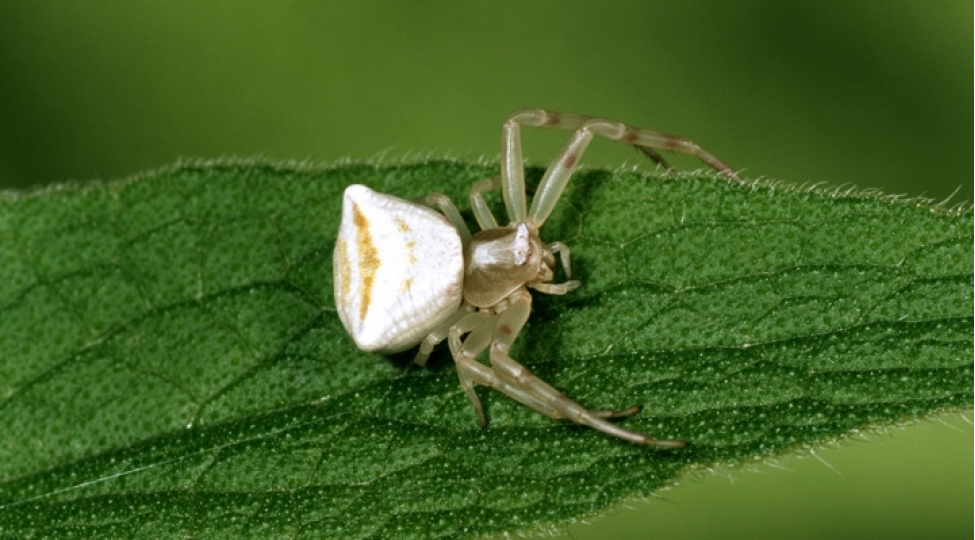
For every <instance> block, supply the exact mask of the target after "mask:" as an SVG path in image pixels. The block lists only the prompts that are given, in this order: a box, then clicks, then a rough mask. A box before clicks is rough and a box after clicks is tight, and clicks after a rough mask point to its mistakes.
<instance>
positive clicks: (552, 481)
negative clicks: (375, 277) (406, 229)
mask: <svg viewBox="0 0 975 540" xmlns="http://www.w3.org/2000/svg"><path fill="white" fill-rule="evenodd" d="M495 173H496V171H495V170H494V169H493V168H492V167H487V166H481V165H471V164H464V163H455V162H445V161H433V162H426V163H419V164H414V165H402V166H372V165H343V166H336V167H333V168H327V169H315V168H304V167H284V166H272V165H267V164H262V163H245V162H240V163H228V164H225V163H214V164H201V165H193V166H178V167H175V168H172V169H168V170H164V171H161V172H158V173H154V174H150V175H147V176H145V177H141V178H135V179H131V180H127V181H123V182H114V183H107V184H102V185H98V184H95V185H83V186H62V187H59V188H54V189H48V190H43V191H38V192H30V193H11V194H8V195H7V196H6V197H5V198H4V199H3V200H2V201H0V268H2V269H3V279H2V281H0V535H2V536H4V537H22V536H31V535H37V536H50V537H68V536H77V537H163V536H165V537H175V536H191V537H225V536H226V537H240V536H262V537H267V536H287V537H295V536H301V537H328V538H363V537H374V538H389V537H397V538H400V537H418V538H430V537H446V538H466V537H471V536H479V535H486V534H498V533H502V532H513V531H524V530H534V529H539V528H545V527H550V526H552V525H553V524H564V523H567V522H570V521H572V520H574V519H578V518H579V517H582V516H588V515H592V514H595V513H599V512H600V511H602V510H604V509H605V508H607V507H608V506H611V505H614V504H617V503H619V502H620V501H621V500H623V499H624V498H626V497H628V496H631V495H634V494H639V495H648V494H650V493H652V492H653V491H654V490H656V489H658V488H660V487H661V486H664V485H666V484H667V483H669V482H672V481H674V479H675V478H677V476H678V475H680V474H681V473H682V472H685V471H687V470H689V469H698V468H703V467H708V466H711V465H714V464H719V463H736V462H742V461H748V460H754V459H757V458H762V457H765V456H771V455H775V454H780V453H783V452H787V451H790V450H794V449H799V448H803V447H806V446H809V445H815V444H820V443H823V442H824V441H829V440H833V439H836V438H840V437H844V436H846V435H850V434H852V433H856V432H858V431H860V430H863V429H865V428H870V427H875V426H882V425H885V424H890V423H899V422H903V421H906V420H911V419H914V418H918V417H921V416H927V415H931V414H933V413H936V412H940V411H945V410H957V409H964V408H970V407H971V406H972V401H973V390H972V385H971V380H972V376H973V370H972V354H971V350H972V346H973V337H972V335H973V319H972V317H973V301H972V298H973V286H972V284H973V268H972V267H973V249H972V246H973V236H972V230H973V220H972V214H971V212H970V209H968V208H956V209H947V208H943V207H940V206H936V205H935V206H932V205H930V204H928V203H926V202H924V201H909V200H898V199H896V198H892V197H883V196H880V195H878V194H857V193H854V192H853V191H852V190H849V191H846V192H831V193H822V192H819V191H817V190H814V189H792V188H787V187H784V186H777V185H764V184H755V185H753V186H751V187H747V188H743V187H740V186H737V185H734V184H732V183H730V182H727V181H725V180H721V179H715V178H713V177H710V176H688V177H681V178H660V177H654V176H647V175H643V174H638V173H635V172H607V171H589V172H585V173H581V174H579V175H578V178H576V179H575V180H574V181H573V183H572V184H571V185H570V186H569V189H568V190H567V191H566V193H565V195H564V197H563V199H562V201H561V202H560V204H559V206H558V208H557V209H556V212H555V213H554V214H553V217H552V218H551V220H550V221H549V223H547V224H546V226H545V228H544V229H543V231H542V233H543V237H544V238H545V239H546V240H548V241H554V240H562V241H564V242H566V243H567V244H568V245H569V246H570V247H571V248H572V257H573V259H572V260H573V269H574V270H575V273H576V274H578V277H579V278H580V279H581V280H582V282H583V287H582V288H581V289H580V290H578V291H575V292H573V293H571V294H569V295H567V296H565V297H551V296H544V295H535V298H536V302H535V310H534V312H533V314H532V317H531V319H530V320H529V324H528V326H527V327H526V330H525V332H524V333H523V335H522V336H521V337H520V338H519V340H518V342H516V344H515V347H514V348H513V351H512V352H513V356H515V357H516V358H519V359H520V360H522V361H523V363H524V364H525V365H526V366H528V367H529V368H530V369H532V370H533V371H534V372H535V373H536V374H538V375H539V376H541V377H542V378H543V379H545V380H547V381H549V382H551V383H552V384H554V385H555V386H556V387H558V388H560V389H562V390H564V391H565V392H566V393H567V394H568V395H570V396H572V397H574V398H575V399H577V400H578V401H580V402H581V403H583V404H585V405H587V406H590V407H593V408H606V407H623V406H628V405H631V404H642V405H643V406H644V409H643V411H642V412H641V413H640V414H638V415H635V416H633V417H630V418H627V419H624V420H622V421H621V422H622V423H623V424H624V425H626V426H627V427H628V428H630V429H633V430H637V431H641V432H646V433H650V434H652V435H654V436H658V437H668V438H680V439H685V440H688V441H690V442H691V446H690V447H689V448H687V449H682V450H674V451H660V450H654V449H650V448H646V447H640V446H636V445H633V444H629V443H626V442H623V441H619V440H615V439H613V438H610V437H607V436H605V435H603V434H601V433H598V432H596V431H594V430H591V429H587V428H582V427H579V426H575V425H572V424H570V423H565V422H555V421H552V420H549V419H547V418H545V417H543V416H541V415H539V414H537V413H535V412H533V411H531V410H529V409H527V408H525V407H522V406H520V405H518V404H516V403H514V402H512V401H511V400H509V399H507V398H506V397H504V396H502V395H500V394H496V393H491V392H488V391H487V390H486V389H480V394H481V396H482V398H483V399H484V400H485V403H486V406H487V408H488V414H489V422H490V425H489V427H488V428H487V429H484V430H482V429H480V428H478V427H477V424H476V421H475V416H474V412H473V410H472V408H471V407H470V404H469V402H468V401H467V398H466V397H465V396H464V395H463V393H462V392H461V390H460V388H459V386H458V384H457V378H456V375H455V372H454V369H453V366H452V363H451V360H450V357H449V354H448V353H446V352H445V351H439V352H437V353H435V354H434V356H433V358H432V360H431V365H430V366H429V367H428V368H425V369H414V368H410V367H408V365H409V362H410V359H411V352H407V353H404V354H401V355H397V356H394V357H392V358H386V357H383V356H379V355H374V354H366V353H362V352H359V351H358V350H356V349H355V347H354V346H353V345H352V343H351V340H350V339H349V338H348V337H347V336H346V335H345V332H344V331H343V329H342V326H341V324H340V323H339V321H338V319H337V317H336V316H335V310H334V307H333V299H332V277H331V252H332V247H333V242H334V240H333V238H334V235H335V232H336V230H337V227H338V219H339V208H340V204H341V197H340V195H341V192H342V190H343V189H344V187H345V186H346V185H347V184H349V183H352V182H358V183H364V184H367V185H370V186H372V187H374V188H376V189H378V190H381V191H385V192H388V193H393V194H396V195H399V196H401V197H404V198H414V197H418V196H421V195H423V194H425V193H427V192H429V191H433V190H435V191H441V192H444V193H446V194H448V195H449V196H450V197H451V198H453V199H454V200H455V201H457V202H458V203H459V206H460V207H461V209H462V211H465V212H466V211H467V210H468V207H467V205H466V191H467V189H469V186H470V185H471V184H472V183H473V182H474V181H475V180H477V179H480V178H483V177H487V176H491V175H493V174H495ZM538 177H539V171H538V170H532V171H531V174H530V181H529V184H534V183H535V182H537V179H538ZM494 203H495V207H496V213H498V215H500V214H501V206H500V204H499V203H498V201H494Z"/></svg>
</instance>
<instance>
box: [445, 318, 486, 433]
mask: <svg viewBox="0 0 975 540" xmlns="http://www.w3.org/2000/svg"><path fill="white" fill-rule="evenodd" d="M494 321H495V315H494V313H492V312H490V311H475V312H473V313H471V314H469V315H467V316H465V317H463V318H461V319H460V320H459V321H457V323H456V324H455V325H454V326H453V327H452V328H451V329H450V335H449V337H448V340H447V344H448V345H450V353H451V355H453V357H454V363H455V364H456V365H457V378H458V379H460V387H461V388H462V389H463V390H464V393H465V394H467V398H468V399H470V400H471V405H473V406H474V411H475V412H476V413H477V423H478V424H480V425H481V427H485V426H487V419H485V417H484V407H483V406H482V405H481V400H480V398H478V397H477V392H475V391H474V383H477V384H484V383H483V382H481V381H482V376H481V373H479V371H478V368H483V369H488V368H487V367H486V366H484V364H481V363H480V362H478V361H477V360H476V358H477V355H479V354H481V353H482V352H484V350H485V349H487V348H488V346H489V345H490V344H491V333H492V332H493V330H494ZM468 332H470V334H469V335H468V336H467V339H466V340H463V341H462V340H461V336H463V335H464V334H467V333H468Z"/></svg>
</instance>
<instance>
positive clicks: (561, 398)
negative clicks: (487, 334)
mask: <svg viewBox="0 0 975 540" xmlns="http://www.w3.org/2000/svg"><path fill="white" fill-rule="evenodd" d="M509 301H510V304H509V305H508V307H507V308H506V309H505V310H504V311H501V312H500V313H498V316H497V322H495V323H494V338H493V341H492V343H491V367H492V368H493V369H491V370H490V371H492V372H493V373H494V374H496V377H497V379H498V382H497V383H496V384H491V385H490V386H492V387H494V388H496V389H498V390H500V391H501V392H504V393H505V394H507V395H509V396H511V397H512V398H514V399H516V400H518V401H520V402H521V403H523V404H525V405H527V406H528V407H531V408H532V409H535V410H536V411H538V412H541V413H542V414H545V415H547V416H550V417H552V418H567V419H569V420H572V421H573V422H575V423H577V424H583V425H586V426H589V427H591V428H594V429H597V430H599V431H602V432H603V433H607V434H609V435H613V436H614V437H619V438H620V439H624V440H627V441H631V442H635V443H638V444H644V445H648V446H657V447H661V448H680V447H683V446H685V445H686V443H685V442H684V441H672V440H658V439H654V438H652V437H649V436H647V435H644V434H642V433H636V432H633V431H630V430H627V429H624V428H622V427H620V426H617V425H616V424H613V423H611V422H607V421H606V420H605V419H606V418H612V417H617V416H627V415H629V414H633V413H635V412H637V411H639V410H640V408H639V406H633V407H629V408H627V409H623V410H620V411H616V410H598V411H590V410H587V409H586V408H584V407H583V406H582V405H579V404H578V403H576V402H575V401H573V400H571V399H569V398H568V397H566V395H565V394H563V393H562V392H559V391H558V390H556V389H555V388H554V387H552V386H551V385H549V384H548V383H546V382H545V381H543V380H541V379H539V378H538V377H536V376H535V375H534V374H533V373H531V372H530V371H528V370H527V369H526V368H525V367H524V366H522V365H521V364H519V363H518V362H517V361H516V360H514V359H513V358H511V357H510V356H509V355H508V351H509V349H510V348H511V344H512V343H513V342H514V340H515V338H517V337H518V334H519V333H520V332H521V329H522V327H523V326H524V324H525V321H527V320H528V314H529V313H530V311H531V295H530V294H529V293H528V291H527V290H525V289H520V290H518V291H515V292H514V293H513V294H512V295H511V296H510V297H509ZM485 367H486V366H485ZM482 384H483V383H482Z"/></svg>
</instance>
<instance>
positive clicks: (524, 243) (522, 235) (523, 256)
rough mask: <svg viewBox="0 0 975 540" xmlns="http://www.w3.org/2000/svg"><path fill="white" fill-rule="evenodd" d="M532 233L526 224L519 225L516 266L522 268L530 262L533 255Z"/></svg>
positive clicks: (515, 245) (517, 230)
mask: <svg viewBox="0 0 975 540" xmlns="http://www.w3.org/2000/svg"><path fill="white" fill-rule="evenodd" d="M530 236H531V233H529V232H528V226H527V225H525V224H524V223H519V224H518V228H517V229H516V230H515V243H514V251H515V264H516V265H518V266H521V265H523V264H525V263H526V262H528V260H529V259H530V258H531V254H532V243H531V238H530Z"/></svg>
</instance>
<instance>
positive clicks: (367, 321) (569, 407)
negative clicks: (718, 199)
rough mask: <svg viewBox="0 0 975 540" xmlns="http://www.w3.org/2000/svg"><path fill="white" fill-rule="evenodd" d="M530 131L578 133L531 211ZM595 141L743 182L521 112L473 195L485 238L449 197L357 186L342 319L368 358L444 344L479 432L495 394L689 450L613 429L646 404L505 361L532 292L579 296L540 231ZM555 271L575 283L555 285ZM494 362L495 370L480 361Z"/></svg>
mask: <svg viewBox="0 0 975 540" xmlns="http://www.w3.org/2000/svg"><path fill="white" fill-rule="evenodd" d="M522 126H532V127H548V128H560V129H567V130H574V133H573V134H572V137H571V138H570V139H569V142H568V143H567V144H566V146H565V147H564V148H563V149H562V151H561V152H560V153H559V154H558V155H557V156H556V157H555V159H554V160H552V163H551V164H550V165H549V167H548V169H547V170H546V171H545V174H544V176H543V177H542V180H541V183H540V184H539V186H538V190H537V191H536V193H535V196H534V197H533V199H532V202H531V207H530V208H527V205H526V196H525V179H524V171H523V169H522V167H523V164H522V153H521V135H520V130H521V127H522ZM596 135H600V136H603V137H606V138H609V139H612V140H616V141H620V142H624V143H627V144H630V145H633V146H635V147H636V148H637V149H639V150H641V151H643V152H644V153H645V154H647V155H648V156H649V157H650V158H651V159H653V160H654V161H656V162H657V163H659V164H661V165H663V166H665V167H667V168H669V166H668V165H667V164H666V162H664V161H663V159H662V158H661V156H660V155H659V153H658V151H673V152H680V153H685V154H690V155H693V156H696V157H698V158H699V159H700V160H701V161H703V162H704V163H706V164H707V165H709V166H710V167H712V168H714V169H717V170H718V171H719V172H721V173H723V174H725V175H726V176H728V177H729V178H730V179H732V180H735V181H739V180H738V178H737V177H736V176H735V174H734V172H733V171H732V170H731V169H729V168H728V166H727V165H725V164H724V163H722V162H721V161H720V160H718V159H717V158H716V157H714V156H713V155H711V154H710V153H708V152H706V151H705V150H704V149H702V148H701V147H700V146H698V145H697V144H695V143H693V142H691V141H689V140H687V139H682V138H678V137H673V136H670V135H664V134H662V133H657V132H655V131H649V130H645V129H639V128H635V127H631V126H628V125H625V124H622V123H619V122H614V121H611V120H606V119H602V118H593V117H588V116H581V115H575V114H561V113H555V112H549V111H544V110H539V109H529V110H522V111H517V112H515V113H514V114H512V115H511V116H510V117H509V118H508V120H507V122H505V124H504V129H503V135H502V153H501V175H500V176H498V177H494V178H488V179H485V180H481V181H479V182H476V183H475V184H474V185H473V186H472V187H471V191H470V203H471V208H472V210H473V213H474V218H475V219H476V220H477V223H478V225H479V226H480V228H481V230H480V231H479V232H477V233H475V234H473V235H471V233H470V231H469V230H468V228H467V225H466V224H465V223H464V220H463V218H462V217H461V215H460V213H459V212H458V211H457V208H456V207H455V206H454V204H453V203H452V202H451V201H450V199H449V198H447V197H446V196H444V195H442V194H439V193H432V194H430V195H427V196H426V197H424V198H423V199H421V200H420V201H419V203H414V202H409V201H405V200H403V199H399V198H397V197H393V196H391V195H386V194H381V193H376V192H375V191H372V190H371V189H369V188H367V187H365V186H360V185H353V186H349V188H348V189H347V190H346V192H345V195H344V198H343V209H342V224H341V226H340V229H339V237H338V240H337V242H336V248H335V254H334V261H333V264H334V272H335V299H336V305H337V307H338V313H339V317H340V318H341V320H342V323H343V324H344V325H345V328H346V329H347V330H348V331H349V333H350V334H351V335H352V337H353V339H354V340H355V342H356V345H357V346H358V347H359V348H361V349H363V350H367V351H377V352H383V353H392V352H398V351H402V350H406V349H408V348H410V347H413V346H416V345H417V344H419V345H420V348H419V351H418V352H417V354H416V358H415V361H416V363H417V364H420V365H423V364H425V363H426V360H427V358H428V356H429V355H430V352H431V351H432V350H433V348H434V346H435V345H437V344H438V343H440V342H442V341H444V340H447V342H448V345H449V347H450V353H451V354H452V355H453V358H454V362H455V363H456V365H457V375H458V377H459V378H460V385H461V388H462V389H463V390H464V392H465V393H466V394H467V397H468V398H469V399H470V401H471V403H472V404H473V406H474V410H475V411H476V413H477V419H478V422H479V423H480V425H481V426H482V427H483V426H486V425H487V421H486V420H485V416H484V408H483V407H482V405H481V400H480V399H479V398H478V396H477V393H476V392H475V391H474V386H475V385H481V386H487V387H490V388H493V389H495V390H498V391H500V392H502V393H504V394H506V395H508V396H510V397H511V398H513V399H515V400H517V401H519V402H521V403H523V404H524V405H527V406H528V407H531V408H532V409H534V410H536V411H538V412H540V413H542V414H544V415H546V416H549V417H551V418H556V419H558V418H567V419H569V420H572V421H573V422H576V423H578V424H583V425H586V426H590V427H592V428H595V429H597V430H599V431H602V432H605V433H608V434H609V435H613V436H615V437H619V438H620V439H624V440H627V441H631V442H634V443H638V444H644V445H649V446H656V447H661V448H680V447H683V446H685V445H686V443H685V442H684V441H679V440H664V439H655V438H653V437H650V436H648V435H644V434H641V433H636V432H633V431H630V430H627V429H624V428H622V427H620V426H618V425H616V424H614V423H612V422H610V421H608V420H607V419H608V418H615V417H621V416H627V415H630V414H633V413H635V412H637V411H639V410H640V407H639V406H638V405H634V406H631V407H628V408H625V409H621V410H589V409H586V408H585V407H583V406H582V405H580V404H578V403H576V402H575V401H573V400H572V399H570V398H568V397H566V396H565V395H564V394H562V393H561V392H559V391H558V390H556V389H555V388H553V387H552V386H550V385H549V384H548V383H546V382H544V381H542V380H541V379H539V378H538V377H536V376H535V375H533V374H532V373H531V372H530V371H528V370H527V369H525V367H524V366H522V365H521V364H520V363H518V362H517V361H516V360H514V359H513V358H511V356H509V354H508V351H509V350H510V348H511V345H512V343H513V342H514V340H515V339H516V338H517V337H518V334H519V333H520V332H521V330H522V327H523V326H524V325H525V322H526V321H527V320H528V316H529V314H530V313H531V302H532V297H531V294H529V292H528V289H535V290H536V291H538V292H541V293H544V294H559V295H561V294H566V293H568V292H570V291H573V290H575V289H577V288H578V287H579V286H580V285H581V283H580V282H579V281H577V280H573V279H571V275H572V271H571V264H570V255H569V248H568V246H566V245H565V244H563V243H561V242H552V243H550V244H546V243H544V242H542V240H541V238H540V237H539V232H538V231H539V229H540V228H541V227H542V226H543V225H544V224H545V220H546V219H548V217H549V215H550V214H551V213H552V210H553V209H554V208H555V205H556V203H557V202H558V200H559V197H560V196H561V195H562V191H563V190H564V189H565V186H566V184H567V183H568V182H569V179H570V178H571V177H572V173H573V171H575V169H576V165H577V164H578V162H579V158H580V156H581V155H582V153H583V151H584V150H585V149H586V147H587V146H588V145H589V143H590V142H591V141H592V139H593V137H594V136H596ZM498 189H500V190H501V194H502V197H503V198H504V204H505V208H506V209H507V213H508V224H507V225H503V226H502V225H499V224H498V222H497V220H496V219H495V218H494V215H492V213H491V211H490V209H489V208H488V205H487V203H486V202H485V200H484V194H485V193H488V192H490V191H494V190H498ZM433 207H436V208H439V209H440V213H438V212H436V211H434V210H433V209H432V208H433ZM556 264H560V265H561V266H562V269H563V271H564V273H565V276H566V279H567V281H565V282H563V283H552V280H553V279H554V270H555V267H556ZM485 351H489V360H490V364H485V363H482V362H479V361H478V360H477V357H478V356H479V355H481V354H482V353H484V352H485Z"/></svg>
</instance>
